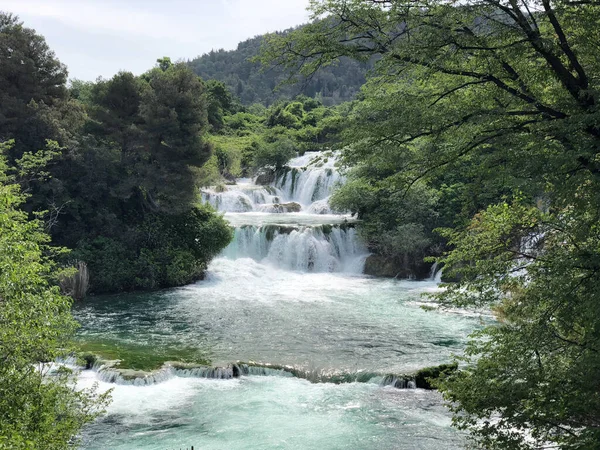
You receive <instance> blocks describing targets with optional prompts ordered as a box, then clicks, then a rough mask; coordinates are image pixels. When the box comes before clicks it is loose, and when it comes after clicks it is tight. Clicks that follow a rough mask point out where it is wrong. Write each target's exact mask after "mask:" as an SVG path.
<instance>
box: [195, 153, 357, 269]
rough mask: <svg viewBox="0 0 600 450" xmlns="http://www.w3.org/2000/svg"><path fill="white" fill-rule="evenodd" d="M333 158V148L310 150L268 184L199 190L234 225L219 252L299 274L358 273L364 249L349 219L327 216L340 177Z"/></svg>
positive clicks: (244, 183) (246, 182)
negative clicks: (300, 272)
mask: <svg viewBox="0 0 600 450" xmlns="http://www.w3.org/2000/svg"><path fill="white" fill-rule="evenodd" d="M335 162H336V158H335V155H334V154H333V153H332V152H318V153H312V154H310V153H309V154H306V155H304V156H301V157H298V158H294V159H292V160H291V161H290V162H289V163H288V165H287V166H286V167H285V169H283V170H281V171H280V172H279V173H278V174H277V176H276V177H275V181H274V182H273V183H272V185H270V186H259V185H256V184H254V183H253V182H252V180H249V179H240V180H238V181H237V183H236V184H235V185H230V186H219V188H208V189H203V191H202V196H203V199H204V200H205V201H206V202H208V203H210V204H211V205H213V206H214V207H215V208H216V209H217V210H218V211H221V212H224V213H226V215H225V217H226V218H228V219H230V222H231V223H232V225H234V226H235V237H234V239H233V242H232V243H231V244H230V245H229V247H227V248H226V249H225V250H224V252H223V256H225V257H227V258H230V259H238V258H252V259H254V260H255V261H259V262H263V263H265V264H271V265H275V266H277V267H279V268H283V269H286V270H295V271H302V272H351V273H361V272H362V270H363V265H364V260H365V258H366V256H367V251H366V248H365V247H364V245H362V244H361V243H360V240H359V239H358V236H357V233H356V230H355V229H354V227H353V224H352V222H353V219H352V218H351V217H348V216H344V215H341V214H338V215H334V214H331V208H330V206H329V197H330V196H331V194H332V192H333V189H334V188H335V187H336V186H338V185H339V184H340V183H342V182H343V180H344V178H343V177H342V176H341V175H340V174H339V172H338V171H337V170H336V168H335ZM282 217H285V223H282V222H281V218H282ZM300 219H302V220H300Z"/></svg>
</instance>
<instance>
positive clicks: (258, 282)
mask: <svg viewBox="0 0 600 450" xmlns="http://www.w3.org/2000/svg"><path fill="white" fill-rule="evenodd" d="M341 182H343V176H342V175H340V174H339V173H338V171H337V170H336V168H335V157H334V155H331V154H325V153H320V154H316V155H315V154H312V155H305V156H303V157H300V158H296V159H294V160H292V161H290V163H289V167H288V168H287V170H285V171H282V172H281V173H279V174H278V175H277V176H276V177H275V179H274V181H273V183H272V185H270V186H256V185H254V184H253V183H252V181H251V180H240V182H239V183H238V184H237V185H233V186H226V187H220V188H218V189H217V188H210V189H204V190H203V192H202V195H203V198H204V200H205V201H207V202H210V203H211V204H213V205H214V206H215V207H217V208H218V209H219V210H220V211H222V212H223V213H224V214H225V218H226V219H227V220H229V222H230V223H231V225H232V226H233V227H234V228H235V238H234V240H233V241H232V243H231V244H230V245H229V247H227V248H226V249H225V250H224V251H223V253H222V255H221V256H220V257H218V258H217V259H215V260H214V261H213V262H212V263H211V265H210V267H209V270H208V273H207V277H206V279H205V280H203V281H201V282H198V283H196V284H193V285H190V286H186V287H182V288H178V289H170V290H165V291H160V292H154V293H143V294H129V295H119V296H110V297H99V298H95V299H93V300H91V301H89V302H87V303H83V304H80V305H78V306H77V308H76V310H75V314H76V317H77V318H78V320H79V321H80V322H81V323H82V328H81V330H80V332H79V338H80V339H81V340H83V341H89V342H102V343H104V344H106V345H111V346H114V347H126V346H135V347H136V348H138V349H141V350H142V352H147V353H148V354H152V353H156V352H158V351H159V350H160V349H172V351H173V352H174V353H178V352H179V351H188V350H189V349H193V350H194V351H197V352H198V354H200V355H201V356H202V357H203V358H205V359H209V360H210V363H211V365H212V366H213V367H222V368H224V369H190V370H173V369H169V368H165V369H163V370H162V371H159V372H156V373H155V374H153V375H147V376H144V377H142V378H134V379H125V378H123V377H120V376H118V374H116V373H112V374H111V373H110V372H106V371H104V372H103V371H101V370H98V369H96V370H86V371H83V372H82V373H81V376H80V379H79V383H80V384H81V386H91V385H92V384H93V383H95V382H96V383H99V385H100V388H101V389H108V388H114V391H113V399H114V401H113V403H112V404H111V405H110V407H109V408H108V414H107V415H106V416H105V417H103V418H101V419H99V420H97V421H96V422H95V423H94V424H92V425H90V426H89V427H87V428H86V429H85V431H84V433H83V436H82V438H83V444H82V448H84V449H104V448H111V449H156V450H159V449H160V450H163V449H164V450H166V449H171V448H186V447H188V448H189V447H190V446H192V445H193V446H194V448H195V449H204V448H206V449H221V448H223V449H225V448H248V449H270V448H280V449H344V448H347V449H375V448H376V449H438V448H444V449H452V448H461V447H462V446H463V445H464V442H463V436H462V435H461V434H460V433H458V432H456V431H455V430H453V429H452V428H451V427H450V417H449V413H448V412H447V410H446V409H445V408H444V407H443V406H442V401H441V397H440V395H439V394H438V393H436V392H432V391H424V390H421V389H414V388H413V389H396V388H394V387H391V386H385V384H390V383H389V382H388V383H386V382H385V381H384V378H383V377H384V375H385V374H402V373H410V372H412V371H415V370H418V369H419V368H422V367H425V366H430V365H436V364H440V363H445V362H448V361H449V360H450V359H451V354H452V353H460V352H461V351H462V349H463V348H464V345H465V343H466V339H467V336H468V334H469V333H470V332H472V331H473V330H474V329H476V328H477V327H478V326H479V320H480V319H479V318H478V317H473V316H470V315H466V314H460V313H458V312H455V311H454V312H453V311H437V310H434V311H425V310H424V309H423V308H421V306H423V304H424V303H426V302H427V301H426V300H425V299H423V298H422V296H421V294H422V293H424V292H428V291H434V290H436V289H437V282H436V281H434V280H433V279H432V280H431V281H424V282H415V281H405V280H390V279H375V278H371V277H366V276H364V275H362V269H363V265H364V260H365V258H366V256H367V255H368V252H367V250H366V247H365V245H364V244H363V243H362V242H361V241H360V239H359V236H358V234H357V231H356V228H355V226H356V225H357V224H356V221H355V220H354V219H353V218H352V217H350V216H348V215H344V214H333V213H332V211H331V209H330V208H329V205H328V198H329V196H330V195H331V193H332V191H333V189H335V186H336V185H337V184H338V183H341ZM292 204H295V205H298V206H293V208H294V209H295V212H286V211H285V208H279V207H273V205H288V206H286V208H292V206H290V205H292ZM320 213H323V214H320ZM169 351H171V350H169ZM236 361H253V362H256V363H261V364H273V365H281V366H289V367H291V368H293V369H294V370H289V371H286V370H266V369H255V370H249V371H247V372H245V373H242V374H241V375H242V376H240V377H235V378H234V377H233V375H232V372H231V367H232V366H231V364H232V363H235V362H236ZM228 367H229V368H228ZM292 372H293V374H292ZM300 373H302V374H304V375H302V377H303V378H305V379H303V378H302V377H299V375H298V374H300ZM336 377H337V378H336ZM333 379H344V380H346V381H349V382H345V383H342V384H334V383H331V382H323V381H327V380H333ZM353 380H360V381H361V382H360V383H359V382H352V381H353ZM392 384H393V383H392ZM396 386H403V387H414V386H413V385H411V383H396Z"/></svg>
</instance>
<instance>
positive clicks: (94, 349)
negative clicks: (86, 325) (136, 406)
mask: <svg viewBox="0 0 600 450" xmlns="http://www.w3.org/2000/svg"><path fill="white" fill-rule="evenodd" d="M75 344H76V348H77V349H78V356H79V357H80V358H81V359H83V360H84V361H86V363H87V364H88V365H89V364H90V362H92V363H93V361H94V360H95V359H97V358H100V359H104V360H110V361H114V360H119V363H118V364H117V365H115V367H116V368H119V369H132V370H140V371H152V370H156V369H160V368H161V367H162V366H163V365H164V364H165V362H167V361H177V362H182V363H190V364H200V365H210V360H209V358H208V352H207V351H205V350H202V349H198V348H191V347H188V348H180V347H178V348H175V347H168V346H164V345H140V344H133V343H129V342H117V341H105V340H86V341H84V340H78V341H77V342H76V343H75ZM94 357H96V358H94Z"/></svg>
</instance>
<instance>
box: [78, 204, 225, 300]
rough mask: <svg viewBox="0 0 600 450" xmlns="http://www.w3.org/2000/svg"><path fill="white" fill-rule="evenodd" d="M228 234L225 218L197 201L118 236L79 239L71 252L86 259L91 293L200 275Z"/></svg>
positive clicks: (161, 284) (193, 278)
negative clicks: (192, 205)
mask: <svg viewBox="0 0 600 450" xmlns="http://www.w3.org/2000/svg"><path fill="white" fill-rule="evenodd" d="M125 236H127V238H125ZM231 239H232V231H231V228H230V227H229V225H228V224H227V223H226V222H225V220H224V219H223V218H222V217H221V216H219V215H217V214H215V213H214V211H212V210H211V209H210V207H208V206H198V207H195V208H193V209H191V210H190V211H189V212H186V213H182V214H156V215H153V216H149V217H148V218H147V219H146V220H145V221H144V222H143V223H142V224H141V225H140V226H138V227H137V228H136V229H134V230H131V231H130V232H129V233H126V234H124V235H123V237H122V238H120V239H119V238H112V237H111V238H109V237H106V236H99V237H97V238H95V239H93V240H91V241H86V242H81V243H80V245H79V246H78V247H77V249H76V250H75V252H74V253H75V254H76V255H77V257H78V258H80V259H85V260H86V261H87V262H88V265H89V268H90V285H91V286H90V288H91V290H92V291H93V292H95V293H103V292H118V291H131V290H135V289H144V290H147V289H159V288H166V287H172V286H180V285H183V284H187V283H191V282H194V281H196V280H198V279H200V278H201V277H202V275H203V273H204V271H205V270H206V268H207V266H208V263H209V262H210V260H211V259H212V258H214V257H215V256H216V255H217V254H218V253H219V252H220V251H221V250H222V249H223V248H224V247H225V246H226V245H227V244H229V242H230V241H231Z"/></svg>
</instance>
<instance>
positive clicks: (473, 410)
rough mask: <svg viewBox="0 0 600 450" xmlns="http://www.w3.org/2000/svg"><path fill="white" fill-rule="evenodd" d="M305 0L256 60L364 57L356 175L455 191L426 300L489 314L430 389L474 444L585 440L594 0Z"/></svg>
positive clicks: (592, 366)
mask: <svg viewBox="0 0 600 450" xmlns="http://www.w3.org/2000/svg"><path fill="white" fill-rule="evenodd" d="M311 5H312V10H313V13H314V16H313V19H320V20H316V21H315V22H313V23H312V24H310V25H308V26H307V27H305V28H304V29H302V30H299V31H297V32H295V33H292V35H290V36H289V37H284V38H281V37H272V38H270V40H269V42H270V46H269V47H267V48H266V50H265V51H264V53H263V58H264V59H265V60H267V61H275V62H276V63H278V64H282V65H285V66H287V67H288V68H290V69H294V70H299V71H300V73H301V74H303V75H308V74H310V73H312V72H314V71H316V70H317V69H318V68H319V67H321V66H322V65H324V64H329V63H331V62H333V61H335V60H337V58H340V57H342V56H345V57H351V58H354V59H357V60H359V61H366V60H367V59H368V58H372V57H376V58H378V63H377V67H376V73H375V74H374V76H373V77H372V79H371V80H370V82H369V86H368V87H367V88H366V89H365V90H364V91H363V95H364V100H363V102H361V104H360V105H359V107H358V108H357V110H356V112H355V113H354V115H353V119H352V120H351V122H350V124H351V126H350V127H349V131H348V132H347V133H346V138H347V142H348V143H350V144H351V146H350V147H349V148H348V150H346V151H345V152H344V158H345V161H346V163H347V164H358V165H359V166H361V165H363V166H365V167H367V169H368V170H369V171H370V173H368V174H367V176H366V178H365V180H366V181H368V182H370V183H371V184H376V183H382V182H384V183H385V186H386V187H387V188H390V187H392V188H393V190H394V191H395V192H406V191H407V190H410V189H411V188H413V187H414V186H417V185H419V184H420V183H427V184H428V185H429V186H431V187H434V188H436V189H438V190H439V191H440V192H442V193H443V195H445V196H446V197H445V198H446V199H450V200H451V201H453V202H456V201H457V200H458V201H459V202H458V204H457V205H456V206H457V209H461V210H462V211H460V212H459V211H456V214H455V217H450V218H449V223H448V225H449V226H452V227H454V228H452V229H449V230H446V231H445V232H443V236H444V237H445V238H446V239H448V240H449V249H451V251H450V252H449V253H448V254H447V256H446V257H444V258H443V259H442V262H444V263H445V264H446V273H448V272H450V273H451V274H453V275H454V276H456V277H457V278H458V279H459V280H460V282H459V283H457V284H453V285H450V286H449V289H448V290H447V291H446V293H445V294H443V295H442V296H441V297H440V299H441V300H442V301H443V302H444V303H445V304H452V305H460V306H471V305H479V306H485V307H491V308H493V309H494V310H495V311H496V312H497V314H498V317H499V318H500V319H501V320H500V322H499V323H498V324H495V325H493V326H490V327H487V328H485V329H484V330H483V331H482V332H481V333H479V334H478V335H476V336H475V337H474V340H473V341H472V343H471V344H470V345H469V347H468V349H467V353H466V359H465V361H464V362H465V363H466V364H467V365H466V368H465V370H463V371H461V372H459V373H458V374H457V375H456V376H450V377H449V378H447V379H446V380H445V381H444V382H443V383H442V384H441V385H440V386H441V389H442V390H443V391H444V393H445V395H446V397H447V398H448V399H449V400H452V401H453V402H454V403H453V410H454V411H455V412H456V415H455V423H456V424H457V425H458V426H459V427H461V428H465V429H469V430H470V431H471V432H472V434H473V436H474V437H475V438H477V439H478V440H479V444H480V445H482V446H484V447H486V448H503V449H504V448H518V449H523V448H551V447H552V446H556V445H558V446H560V447H561V448H596V446H597V443H598V442H599V440H600V419H599V416H598V411H600V407H599V405H600V403H599V394H598V393H599V392H600V385H599V384H598V383H599V381H598V378H597V373H598V367H599V356H598V355H599V351H600V328H599V327H600V310H598V308H597V305H598V300H599V299H598V298H597V296H598V292H600V285H599V284H598V282H599V281H598V280H599V278H598V276H597V274H598V270H599V269H600V267H598V263H597V261H600V254H599V252H600V251H599V247H598V245H597V242H598V238H599V233H598V231H599V230H598V227H597V225H596V224H597V222H598V219H599V216H600V201H599V200H600V198H598V192H600V189H599V188H600V186H599V182H600V177H599V174H600V166H599V164H600V163H599V161H600V159H599V158H598V155H599V154H600V117H599V115H598V101H599V100H600V99H599V98H598V96H599V94H598V92H599V88H600V86H599V84H600V82H599V79H598V77H597V76H596V75H595V74H597V73H598V70H599V69H600V67H599V61H598V59H597V56H596V55H597V54H598V50H599V47H598V42H600V39H599V32H600V26H599V23H600V5H599V4H598V3H597V2H588V1H583V2H572V1H566V0H564V1H563V0H556V1H552V0H536V1H534V0H530V1H517V0H507V1H501V0H472V1H465V2H459V3H456V2H447V1H440V0H425V1H421V2H412V1H401V0H398V1H378V0H322V1H319V0H315V1H312V2H311ZM373 162H375V164H374V165H373V166H371V167H369V164H370V163H373ZM387 192H388V193H389V190H388V191H387ZM469 193H470V194H469ZM469 195H470V196H471V197H473V196H474V197H473V200H474V201H466V200H467V197H468V196H469ZM503 198H506V201H504V200H503ZM536 203H537V207H536V206H535V205H536ZM478 210H479V211H480V212H479V213H477V211H478ZM475 213H477V214H476V215H475V216H474V217H473V218H472V220H471V222H470V223H469V224H468V225H466V226H465V224H464V219H465V218H466V217H469V216H470V215H472V214H475Z"/></svg>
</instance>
